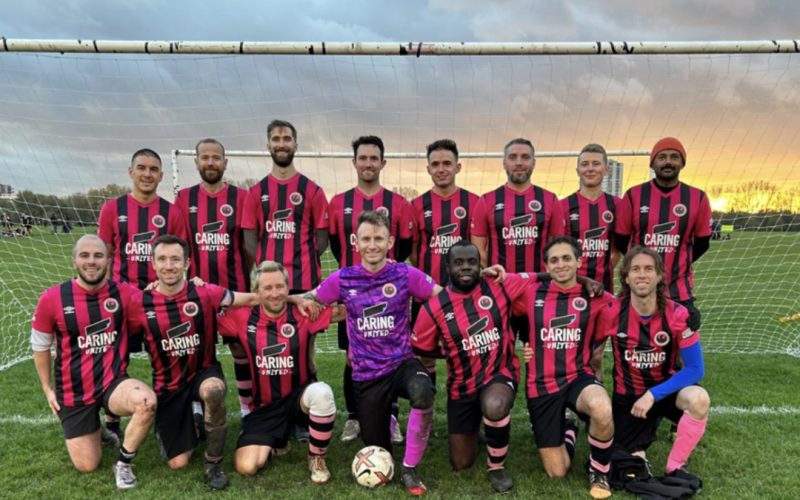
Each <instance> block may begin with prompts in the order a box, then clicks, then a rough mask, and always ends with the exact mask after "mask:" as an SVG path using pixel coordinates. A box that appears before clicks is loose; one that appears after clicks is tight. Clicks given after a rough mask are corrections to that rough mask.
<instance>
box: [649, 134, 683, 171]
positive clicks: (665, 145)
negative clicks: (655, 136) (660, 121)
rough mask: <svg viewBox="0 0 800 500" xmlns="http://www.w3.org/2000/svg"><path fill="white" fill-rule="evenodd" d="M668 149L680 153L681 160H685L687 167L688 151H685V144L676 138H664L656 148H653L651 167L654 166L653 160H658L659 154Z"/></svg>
mask: <svg viewBox="0 0 800 500" xmlns="http://www.w3.org/2000/svg"><path fill="white" fill-rule="evenodd" d="M666 149H674V150H675V151H677V152H678V153H680V154H681V159H683V164H684V165H686V150H685V149H683V144H681V141H679V140H678V139H676V138H674V137H664V138H663V139H661V140H660V141H658V142H657V143H656V145H655V146H653V149H652V150H651V151H650V165H652V164H653V160H655V159H656V156H657V155H658V153H660V152H662V151H664V150H666Z"/></svg>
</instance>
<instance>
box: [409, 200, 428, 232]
mask: <svg viewBox="0 0 800 500" xmlns="http://www.w3.org/2000/svg"><path fill="white" fill-rule="evenodd" d="M411 209H412V211H413V214H412V215H413V217H414V234H413V239H414V241H421V240H422V231H424V229H425V217H424V214H423V213H422V197H417V198H414V201H412V202H411Z"/></svg>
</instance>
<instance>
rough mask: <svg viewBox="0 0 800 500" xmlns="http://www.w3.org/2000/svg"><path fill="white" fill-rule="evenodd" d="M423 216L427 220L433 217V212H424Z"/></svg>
mask: <svg viewBox="0 0 800 500" xmlns="http://www.w3.org/2000/svg"><path fill="white" fill-rule="evenodd" d="M423 216H424V217H426V218H428V217H433V210H425V212H423Z"/></svg>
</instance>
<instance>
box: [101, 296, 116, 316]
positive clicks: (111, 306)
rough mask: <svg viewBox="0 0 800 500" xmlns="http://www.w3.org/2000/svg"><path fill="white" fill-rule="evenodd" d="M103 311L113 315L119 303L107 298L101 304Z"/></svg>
mask: <svg viewBox="0 0 800 500" xmlns="http://www.w3.org/2000/svg"><path fill="white" fill-rule="evenodd" d="M103 309H105V310H106V312H110V313H115V312H117V309H119V302H117V299H115V298H113V297H109V298H107V299H106V300H105V301H104V302H103Z"/></svg>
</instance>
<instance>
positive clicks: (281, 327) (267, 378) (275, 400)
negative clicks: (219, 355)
mask: <svg viewBox="0 0 800 500" xmlns="http://www.w3.org/2000/svg"><path fill="white" fill-rule="evenodd" d="M255 286H256V295H257V296H258V302H259V305H257V306H255V307H253V308H240V309H235V310H231V311H227V312H226V313H225V314H224V315H222V316H221V317H220V322H219V326H220V333H221V334H222V335H224V336H226V337H235V338H237V339H238V341H239V342H240V343H241V345H242V346H243V347H244V351H245V357H246V359H247V360H248V364H249V368H250V377H251V379H252V380H253V391H252V393H253V397H252V401H251V402H250V403H249V411H250V412H249V413H248V415H247V416H245V417H244V418H243V419H242V432H241V434H240V435H239V440H238V442H237V444H236V457H235V465H236V471H237V472H238V473H239V474H242V475H247V476H250V475H254V474H255V473H256V472H258V470H259V469H261V468H263V467H264V466H266V465H267V461H268V460H269V456H270V453H271V451H272V450H273V449H275V448H281V447H284V446H286V443H287V439H288V437H289V433H290V431H291V429H292V424H303V425H305V424H307V425H308V428H309V434H310V438H309V442H308V467H309V470H310V472H311V481H313V482H314V483H317V484H322V483H326V482H328V481H329V480H330V478H331V474H330V472H329V471H328V467H327V465H326V463H325V457H326V452H327V449H328V444H329V443H330V440H331V434H332V433H333V423H334V419H335V418H336V404H335V402H334V399H333V391H332V390H331V388H330V386H329V385H328V384H326V383H324V382H313V383H312V380H311V378H310V367H311V363H310V352H309V347H310V343H311V339H312V337H311V336H312V335H316V334H317V333H319V332H322V331H325V329H326V328H327V327H328V325H329V324H330V323H331V321H332V314H333V311H334V309H335V308H327V309H325V310H323V311H322V313H321V314H320V316H319V317H318V318H317V319H316V320H313V321H312V320H310V319H307V318H305V317H303V316H301V314H300V313H299V312H298V309H297V308H296V307H295V306H294V305H292V304H287V298H288V296H289V277H288V274H287V273H286V269H284V267H283V265H281V264H279V263H277V262H272V261H266V262H262V263H261V265H260V266H259V267H258V269H257V270H256V282H255ZM336 312H337V313H338V316H337V317H335V318H333V321H339V320H340V319H342V318H343V317H344V314H343V310H342V311H340V310H339V309H336Z"/></svg>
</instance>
